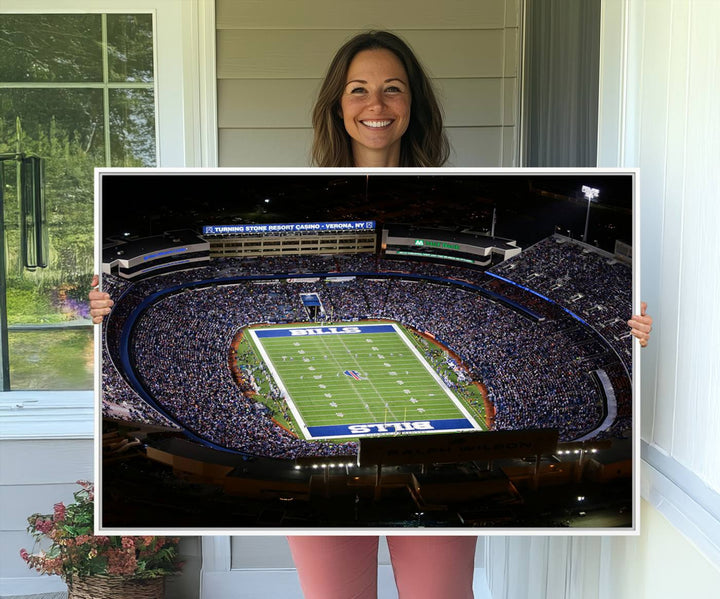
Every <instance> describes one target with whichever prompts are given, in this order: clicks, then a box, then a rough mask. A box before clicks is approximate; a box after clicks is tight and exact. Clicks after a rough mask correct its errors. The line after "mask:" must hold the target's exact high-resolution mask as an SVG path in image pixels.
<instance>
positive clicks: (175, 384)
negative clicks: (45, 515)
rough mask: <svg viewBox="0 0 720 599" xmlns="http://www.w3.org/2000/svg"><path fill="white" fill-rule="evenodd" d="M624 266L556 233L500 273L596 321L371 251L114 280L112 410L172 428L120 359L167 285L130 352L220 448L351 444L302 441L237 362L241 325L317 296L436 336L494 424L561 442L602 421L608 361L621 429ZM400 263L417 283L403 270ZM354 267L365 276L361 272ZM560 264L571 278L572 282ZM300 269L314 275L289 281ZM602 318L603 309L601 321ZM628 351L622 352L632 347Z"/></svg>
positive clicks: (261, 450)
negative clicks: (244, 381) (266, 405)
mask: <svg viewBox="0 0 720 599" xmlns="http://www.w3.org/2000/svg"><path fill="white" fill-rule="evenodd" d="M545 253H546V254H547V261H546V260H545ZM578 263H580V264H578ZM586 263H587V264H586ZM546 264H547V268H546ZM593 264H595V265H600V266H599V268H600V269H601V270H600V271H599V272H601V273H602V274H600V275H598V274H596V275H595V278H593V275H592V265H593ZM606 267H607V268H606ZM623 268H624V270H622V269H620V268H616V267H615V265H613V264H608V260H607V258H606V257H598V256H597V255H594V254H592V253H590V252H585V251H583V250H582V249H581V248H578V247H577V246H575V245H573V244H568V243H560V242H558V241H557V240H555V239H549V240H546V241H544V242H541V243H540V244H537V245H536V246H533V248H531V249H530V250H528V252H527V255H526V253H525V252H523V253H522V254H520V255H519V256H517V257H516V258H514V259H512V260H510V261H508V262H506V263H504V264H502V265H500V267H496V268H495V269H494V270H495V271H496V272H498V273H499V274H501V275H502V276H503V277H506V278H509V279H511V278H512V279H514V280H517V281H518V282H519V283H520V284H522V285H524V286H527V287H530V288H533V289H535V288H538V290H540V292H541V293H543V295H547V296H548V297H552V298H553V299H554V300H555V301H557V302H558V303H559V304H563V305H565V304H567V305H570V306H572V309H573V311H575V312H578V311H579V312H582V317H583V318H584V319H586V320H587V321H588V322H590V323H591V324H592V328H590V327H587V326H585V325H584V324H583V323H581V322H579V321H578V320H576V319H575V318H573V317H572V316H571V315H570V314H568V313H567V312H566V311H565V310H563V309H562V308H561V307H558V306H557V305H555V304H553V303H551V302H548V301H546V300H543V299H541V298H540V297H538V296H537V295H534V294H532V293H530V292H529V291H525V290H523V289H520V288H518V287H517V286H514V285H512V284H510V283H508V282H505V281H502V280H499V279H497V278H495V279H492V278H490V277H488V276H487V275H485V274H484V273H483V272H482V271H478V270H472V269H466V268H461V267H456V266H445V265H438V264H428V263H422V262H416V261H413V262H405V261H399V260H386V259H379V258H378V257H377V256H374V255H355V256H347V255H346V256H340V257H326V256H320V257H316V258H315V257H310V258H308V257H302V259H299V257H297V256H292V257H277V258H268V259H263V260H262V261H261V260H257V259H256V260H240V259H222V260H217V261H214V263H213V264H212V265H210V266H205V267H202V268H198V269H193V270H188V271H182V272H175V273H171V274H168V275H161V276H157V277H153V278H150V279H146V280H144V281H140V282H137V283H135V284H133V285H129V284H127V283H126V282H121V281H120V280H118V279H116V278H115V277H112V276H107V277H105V280H106V281H108V284H106V289H108V291H109V292H110V293H111V295H113V297H114V299H116V306H115V308H114V310H113V313H112V314H111V317H110V318H108V320H107V323H106V327H105V337H106V351H105V357H106V359H104V361H103V382H104V389H103V392H104V404H103V405H104V411H105V413H106V414H112V415H114V416H116V417H121V416H122V414H123V413H124V414H128V416H129V417H130V418H137V419H142V420H145V421H150V422H158V421H160V422H165V423H167V420H166V419H164V417H163V416H161V415H160V414H158V413H157V412H156V411H155V410H153V409H152V408H151V407H149V406H148V404H147V402H145V401H143V400H142V399H141V398H140V396H139V395H138V394H137V393H135V391H134V390H133V385H131V384H130V383H129V381H128V376H127V373H123V369H122V368H121V367H120V366H119V365H120V362H119V353H118V351H119V341H118V340H119V337H120V335H121V333H122V331H123V329H124V328H125V326H126V323H127V322H128V318H129V317H130V315H131V314H132V313H133V312H134V311H135V310H136V309H137V307H138V306H139V305H140V304H141V303H142V301H143V299H145V298H147V297H148V296H150V295H152V294H153V293H156V292H160V291H163V290H169V293H163V294H160V295H159V297H158V299H157V300H156V301H154V302H152V303H151V305H150V306H149V307H148V308H147V310H145V311H144V312H143V313H142V314H141V315H139V317H138V318H137V320H136V322H135V325H134V328H133V330H132V337H131V343H130V349H131V357H132V360H133V363H134V372H135V373H136V374H137V376H138V377H139V379H140V381H141V382H142V385H143V387H144V388H145V389H146V390H147V392H148V393H149V395H150V396H151V397H152V399H153V401H154V402H156V404H157V405H158V407H159V408H160V409H161V410H162V411H164V412H166V413H167V414H168V416H169V417H170V418H171V419H172V420H173V421H175V422H177V423H178V424H179V425H180V426H182V427H184V428H186V429H187V430H189V431H191V432H193V433H195V434H196V435H198V436H199V437H200V438H202V439H205V440H207V441H209V442H211V443H215V444H217V445H221V446H223V447H228V448H233V449H237V450H240V451H244V452H248V453H252V454H256V455H267V456H273V457H287V458H290V457H296V456H300V455H335V454H348V453H353V452H355V451H356V446H355V444H354V443H347V444H333V443H325V442H309V441H304V440H300V439H298V438H297V437H295V436H294V435H293V434H291V433H290V432H288V431H287V430H286V429H285V428H283V427H282V426H279V425H278V424H277V423H275V422H274V421H273V420H271V419H270V417H269V416H268V413H267V410H264V409H262V408H261V406H259V405H258V402H257V401H256V399H254V397H253V395H254V394H253V393H251V392H249V390H248V388H247V387H245V388H243V386H240V385H238V384H237V382H236V380H235V379H234V378H233V375H232V371H231V368H230V352H231V342H232V340H233V338H234V336H235V335H236V334H237V332H238V331H239V330H240V329H241V328H243V327H245V326H247V325H249V324H253V323H267V322H302V321H307V320H308V314H307V312H306V310H305V308H304V306H303V304H302V302H301V301H300V294H301V293H316V294H318V296H319V298H320V300H321V302H322V304H323V309H324V318H326V319H328V320H333V321H345V320H353V319H363V318H384V319H391V320H396V321H398V322H401V323H403V324H406V325H408V326H410V327H413V328H415V329H417V330H418V331H421V332H426V333H429V334H431V335H433V336H434V337H435V338H437V339H438V340H440V341H441V342H442V343H443V344H444V345H446V346H447V347H449V348H450V349H452V350H453V351H454V352H455V353H456V354H457V355H458V356H459V357H460V359H461V360H462V362H463V364H464V366H465V368H466V369H467V370H468V371H469V372H470V373H471V375H472V377H473V378H474V379H475V380H479V381H482V382H483V383H484V384H485V385H486V387H487V389H488V391H489V394H490V400H491V401H492V402H493V404H494V405H495V409H496V415H495V426H496V428H498V429H520V428H529V427H540V428H546V427H553V428H557V429H558V430H559V431H560V437H561V439H563V440H570V439H574V438H578V437H580V436H582V435H584V434H587V433H589V432H591V431H593V430H594V429H595V428H596V427H597V426H598V424H599V423H600V422H601V421H602V419H603V413H604V398H603V393H602V389H601V388H599V386H598V385H597V384H596V382H595V380H594V379H593V377H592V376H591V373H592V372H593V371H596V370H601V369H602V370H605V371H606V372H607V373H608V375H609V376H610V380H611V381H612V383H613V387H614V389H615V394H616V397H619V398H621V399H622V402H623V403H622V405H621V409H620V410H619V418H618V422H617V426H627V424H628V420H629V417H630V413H629V411H628V406H629V405H630V403H629V397H630V396H631V393H630V384H629V379H628V376H627V364H623V363H622V362H620V361H619V360H618V356H617V354H616V352H615V351H612V350H611V348H610V347H608V345H607V344H606V342H605V340H604V339H603V337H605V338H607V335H609V334H610V333H609V332H608V331H610V330H611V329H610V328H608V327H605V328H604V329H603V328H602V327H601V326H600V325H602V323H603V322H606V321H607V320H608V319H607V318H605V317H606V316H607V315H608V314H615V315H617V317H619V316H621V315H623V314H625V313H626V312H627V311H628V306H629V299H627V300H626V298H628V296H629V291H628V290H627V289H626V290H625V291H624V292H623V294H621V295H619V296H616V295H615V294H614V293H613V294H608V293H607V292H606V290H607V289H608V288H609V289H618V292H619V291H620V289H621V288H622V286H623V285H626V286H627V287H628V288H629V275H628V274H627V272H626V271H628V270H629V269H628V268H627V267H623ZM536 271H539V274H537V273H536ZM403 272H406V273H407V274H414V275H415V277H416V278H413V279H407V278H403V277H402V274H400V273H403ZM240 273H243V274H242V275H240ZM354 273H363V274H362V276H355V277H353V276H352V275H353V274H354ZM373 273H374V274H373ZM388 273H393V275H392V276H391V275H390V274H388ZM562 273H566V274H567V273H572V276H571V277H570V278H567V277H565V278H563V276H564V275H563V274H562ZM292 274H296V275H297V274H308V275H312V276H308V277H300V278H295V279H293V278H288V277H283V276H281V275H292ZM322 275H329V277H330V278H326V277H324V276H322ZM341 275H342V276H341ZM574 276H577V278H578V282H575V280H574V278H573V277H574ZM604 276H607V277H609V278H610V280H609V281H605V280H604V279H603V278H602V277H604ZM258 277H261V278H258ZM417 277H419V278H417ZM561 279H562V281H561ZM458 281H461V282H472V283H474V284H475V285H477V286H482V288H483V289H484V290H487V291H491V292H494V293H496V294H498V295H500V296H502V297H505V298H508V299H510V300H512V301H514V302H516V303H517V304H520V305H522V306H525V307H527V308H530V309H531V310H532V311H533V312H535V313H537V314H538V315H539V316H540V318H536V319H533V318H529V317H528V316H527V314H526V313H524V312H523V311H521V310H517V309H513V307H512V305H507V304H506V303H503V302H500V301H497V300H496V299H494V298H493V297H488V296H487V295H486V294H482V293H480V292H479V291H478V289H477V288H470V287H468V286H467V285H464V286H463V285H462V284H458V283H457V282H458ZM558 282H561V284H560V285H558ZM578 294H581V296H582V297H578ZM617 297H619V298H620V300H617ZM623 302H624V303H623ZM616 304H619V305H616ZM578 308H579V310H578ZM593 316H602V317H603V318H600V320H599V322H598V320H595V321H594V322H593ZM596 325H597V326H596ZM593 329H595V330H593ZM599 330H602V332H603V335H602V336H601V335H599V334H598V332H597V331H599ZM608 341H610V342H611V343H612V344H613V346H614V345H618V346H619V347H621V348H623V349H625V348H624V346H625V345H627V346H628V347H629V346H630V340H629V339H626V338H624V337H623V336H622V335H620V336H618V338H614V337H613V338H612V339H608ZM620 355H621V357H622V358H623V361H624V359H625V358H626V357H627V355H629V350H628V351H627V353H626V352H624V351H623V353H621V354H620ZM107 358H109V359H107ZM121 373H122V376H121ZM612 432H613V431H605V432H604V434H611V433H612Z"/></svg>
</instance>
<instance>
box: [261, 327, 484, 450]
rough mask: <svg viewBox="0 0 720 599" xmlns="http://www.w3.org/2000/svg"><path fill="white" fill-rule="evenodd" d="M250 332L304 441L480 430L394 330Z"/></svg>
mask: <svg viewBox="0 0 720 599" xmlns="http://www.w3.org/2000/svg"><path fill="white" fill-rule="evenodd" d="M249 333H250V336H251V338H252V340H253V342H254V345H255V347H256V348H257V350H258V352H259V353H260V354H261V356H262V359H263V360H264V361H265V363H266V365H267V366H268V368H269V369H270V371H271V373H272V376H273V378H274V379H275V382H276V384H277V386H278V387H279V388H280V390H281V391H282V393H283V395H284V396H285V399H286V400H287V403H288V406H289V408H290V410H291V411H292V413H293V415H294V416H295V419H296V420H297V422H298V423H299V424H300V428H301V430H302V434H303V435H304V436H305V437H306V438H308V439H331V438H345V437H361V436H364V435H377V434H397V433H409V432H426V433H428V432H449V431H461V430H465V431H468V430H475V429H480V426H479V425H478V423H477V422H476V420H475V419H474V418H473V417H472V416H471V415H470V413H469V412H468V411H467V409H466V408H465V407H464V406H463V405H462V403H461V402H460V400H459V399H458V398H457V397H456V396H455V395H454V393H453V392H452V391H451V390H450V389H449V387H448V386H447V385H446V384H445V383H444V382H443V381H442V380H441V378H440V376H439V375H438V374H437V373H436V372H435V370H434V369H433V368H432V366H431V365H429V364H428V362H427V361H426V360H425V358H424V357H423V356H422V355H421V354H420V352H419V351H418V349H417V348H416V347H415V345H414V344H413V343H412V341H411V340H410V339H409V338H408V336H407V335H408V334H407V333H406V332H405V331H403V329H402V328H401V327H400V326H399V325H397V324H394V323H377V324H367V323H343V324H338V325H334V326H291V325H288V326H287V327H258V328H253V329H250V330H249Z"/></svg>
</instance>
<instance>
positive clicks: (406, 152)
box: [312, 31, 450, 167]
mask: <svg viewBox="0 0 720 599" xmlns="http://www.w3.org/2000/svg"><path fill="white" fill-rule="evenodd" d="M312 122H313V129H314V139H313V148H312V156H313V162H314V163H315V164H316V165H317V166H336V167H347V166H361V167H373V166H380V167H384V166H389V167H392V166H442V165H443V164H445V162H446V161H447V159H448V155H449V151H450V150H449V145H448V141H447V138H446V136H445V133H444V131H443V125H442V112H441V110H440V106H439V104H438V102H437V100H436V99H435V92H434V90H433V86H432V84H431V82H430V79H429V78H428V76H427V74H426V73H425V70H424V69H423V67H422V66H421V64H420V62H419V61H418V59H417V58H416V57H415V55H414V54H413V52H412V50H411V49H410V47H409V46H408V45H407V44H406V43H405V42H404V41H403V40H401V39H400V38H399V37H398V36H396V35H395V34H392V33H389V32H387V31H370V32H367V33H361V34H359V35H357V36H355V37H353V38H352V39H351V40H349V41H348V42H346V43H345V45H343V46H342V47H341V48H340V50H338V52H337V54H336V55H335V58H334V59H333V61H332V62H331V64H330V67H329V68H328V71H327V74H326V75H325V79H324V81H323V83H322V86H321V88H320V93H319V94H318V99H317V102H316V104H315V108H314V110H313V117H312Z"/></svg>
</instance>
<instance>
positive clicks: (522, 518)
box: [96, 169, 639, 534]
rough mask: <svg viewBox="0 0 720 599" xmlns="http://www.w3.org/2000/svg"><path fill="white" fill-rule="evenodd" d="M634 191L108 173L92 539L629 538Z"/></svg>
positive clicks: (341, 174)
mask: <svg viewBox="0 0 720 599" xmlns="http://www.w3.org/2000/svg"><path fill="white" fill-rule="evenodd" d="M637 185H638V173H637V171H635V170H629V169H622V170H596V169H579V170H577V169H576V170H561V171H558V170H526V169H525V170H517V169H509V170H497V169H493V170H479V169H380V170H361V169H351V170H348V169H344V170H342V169H341V170H338V169H284V170H277V169H213V170H203V169H198V170H195V169H189V170H188V169H175V170H166V169H137V170H132V169H98V170H97V171H96V206H97V210H96V214H97V231H98V234H97V262H98V270H99V271H100V272H101V288H102V290H104V291H106V292H107V293H109V294H110V296H111V297H112V299H113V301H114V306H113V309H112V312H111V314H110V315H109V316H108V317H107V318H106V319H105V321H104V323H103V326H102V328H101V330H100V328H99V330H98V333H97V334H98V336H99V337H100V340H99V341H100V342H99V343H98V344H97V347H98V348H99V349H98V352H99V355H98V359H97V360H96V363H97V364H98V373H97V389H98V400H97V432H98V434H97V442H96V450H97V456H96V457H97V459H96V464H97V465H98V466H97V468H98V472H97V476H96V480H98V481H100V484H99V485H98V491H99V494H100V497H99V501H98V502H97V506H98V507H97V514H96V522H98V523H99V530H101V531H103V532H108V533H111V534H115V533H118V532H121V531H137V530H160V529H162V530H163V531H167V529H172V530H177V531H179V532H185V531H187V532H188V533H189V534H199V533H203V532H209V533H211V534H219V533H220V532H221V531H239V530H243V531H247V532H255V531H257V532H262V533H263V534H267V533H270V534H272V533H275V532H276V533H278V534H285V533H286V532H287V531H288V530H292V531H298V530H302V531H303V534H305V533H308V534H313V533H316V532H317V533H322V534H333V533H337V534H344V533H345V532H347V531H348V530H355V529H357V530H363V531H368V529H371V530H373V531H378V530H379V531H392V534H406V533H407V534H413V533H418V532H420V533H424V534H427V530H428V529H431V530H435V529H437V530H442V531H447V530H452V533H453V534H465V533H467V534H477V529H478V528H482V529H483V534H485V533H486V532H488V531H489V532H491V533H492V532H500V533H502V534H508V533H509V532H510V533H522V534H532V533H534V532H538V533H542V534H552V533H554V532H555V533H558V534H568V533H570V534H572V533H581V534H587V533H588V532H593V531H596V532H598V533H603V534H613V533H618V534H630V533H634V532H637V527H638V522H637V510H638V505H637V504H638V492H637V474H638V472H637V430H636V429H637V427H636V426H635V423H636V422H637V405H638V400H637V398H634V397H633V395H634V394H633V388H634V386H633V383H632V381H633V355H634V351H633V350H634V344H633V338H632V337H631V335H630V329H629V327H628V326H627V320H628V318H629V317H630V314H632V313H633V297H634V296H633V289H637V284H638V279H639V273H637V272H636V271H633V260H632V248H633V246H634V245H635V244H636V243H637V227H636V224H637V215H636V214H634V212H633V206H634V201H635V200H636V198H637ZM636 303H637V302H636ZM636 311H637V308H636Z"/></svg>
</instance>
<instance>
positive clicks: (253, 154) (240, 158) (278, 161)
mask: <svg viewBox="0 0 720 599" xmlns="http://www.w3.org/2000/svg"><path fill="white" fill-rule="evenodd" d="M311 143H312V129H311V128H310V127H308V128H306V129H221V130H220V133H219V144H218V145H219V154H220V166H238V167H239V166H247V167H253V166H279V167H290V166H298V167H303V166H310V144H311Z"/></svg>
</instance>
